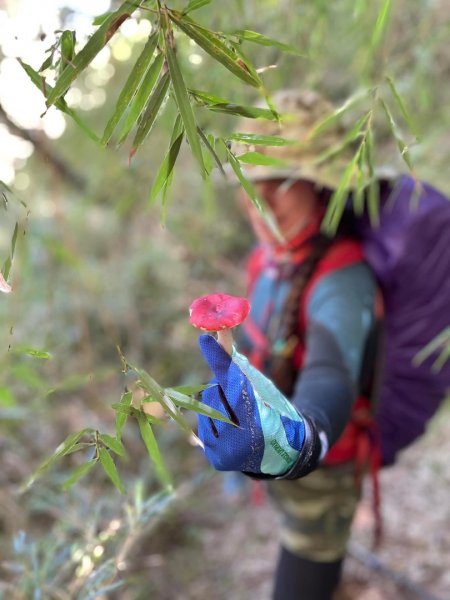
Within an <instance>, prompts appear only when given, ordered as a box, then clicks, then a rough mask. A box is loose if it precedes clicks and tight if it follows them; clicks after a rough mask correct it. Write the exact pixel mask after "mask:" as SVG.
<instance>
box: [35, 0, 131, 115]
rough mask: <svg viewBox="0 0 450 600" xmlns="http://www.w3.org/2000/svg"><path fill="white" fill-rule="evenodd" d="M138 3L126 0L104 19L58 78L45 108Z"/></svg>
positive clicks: (59, 94) (81, 69)
mask: <svg viewBox="0 0 450 600" xmlns="http://www.w3.org/2000/svg"><path fill="white" fill-rule="evenodd" d="M139 4H140V2H135V1H133V0H131V1H130V0H126V2H124V3H123V4H122V5H121V6H120V7H119V8H118V9H117V10H116V11H115V12H113V13H112V14H111V15H109V16H108V17H106V19H105V20H104V21H103V23H102V24H101V25H100V27H99V28H98V29H97V31H96V32H95V33H94V34H92V35H91V37H90V38H89V39H88V41H87V43H86V45H85V46H84V47H83V48H82V49H81V50H80V52H78V54H76V55H75V56H74V57H73V59H72V61H71V63H70V64H69V65H67V66H66V68H65V69H64V71H63V72H62V73H61V75H60V76H59V77H58V79H57V80H56V83H55V87H54V88H53V90H52V91H51V92H50V93H49V94H48V96H47V106H52V104H55V102H56V101H57V100H58V98H60V97H61V96H63V95H64V94H65V93H66V91H67V90H68V89H69V87H70V85H71V83H72V82H73V81H74V80H75V79H76V78H77V77H78V75H79V74H80V73H81V72H82V71H83V70H84V69H85V68H86V67H87V66H88V65H89V64H90V63H91V62H92V61H93V60H94V58H95V57H96V56H97V54H98V53H99V52H100V50H101V49H102V48H103V47H104V46H105V45H106V44H107V43H108V42H109V40H110V39H111V37H112V36H113V35H114V33H115V32H116V31H117V29H118V28H119V27H120V25H121V24H122V23H123V22H124V21H125V20H126V19H128V18H129V17H131V15H132V14H133V13H134V11H135V10H136V9H137V8H138V7H139Z"/></svg>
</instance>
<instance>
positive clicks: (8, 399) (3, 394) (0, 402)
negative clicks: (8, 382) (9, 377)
mask: <svg viewBox="0 0 450 600" xmlns="http://www.w3.org/2000/svg"><path fill="white" fill-rule="evenodd" d="M15 405H16V398H15V396H14V394H13V393H12V391H11V390H10V389H9V388H7V387H5V386H4V385H2V386H0V406H6V407H8V408H11V407H12V406H15Z"/></svg>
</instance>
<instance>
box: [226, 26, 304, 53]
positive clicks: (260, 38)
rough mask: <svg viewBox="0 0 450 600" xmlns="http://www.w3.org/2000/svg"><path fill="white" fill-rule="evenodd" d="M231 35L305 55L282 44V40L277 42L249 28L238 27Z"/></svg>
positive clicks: (292, 47)
mask: <svg viewBox="0 0 450 600" xmlns="http://www.w3.org/2000/svg"><path fill="white" fill-rule="evenodd" d="M232 35H235V36H236V37H238V38H239V39H241V40H245V41H247V42H253V43H255V44H260V45H261V46H273V47H275V48H278V49H279V50H282V51H283V52H288V53H290V54H296V55H297V56H306V54H305V53H304V52H301V51H300V50H299V49H298V48H295V47H294V46H290V45H288V44H283V43H282V42H278V41H277V40H274V39H272V38H269V37H266V36H265V35H261V34H260V33H257V32H256V31H250V30H249V29H238V30H237V31H233V32H232Z"/></svg>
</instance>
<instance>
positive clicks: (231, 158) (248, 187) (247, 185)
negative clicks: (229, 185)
mask: <svg viewBox="0 0 450 600" xmlns="http://www.w3.org/2000/svg"><path fill="white" fill-rule="evenodd" d="M224 146H225V148H226V151H227V155H228V162H229V163H230V166H231V168H232V169H233V171H234V174H235V175H236V177H237V178H238V180H239V182H240V184H241V185H242V187H243V188H244V190H245V192H246V193H247V195H248V197H249V198H250V200H251V201H252V202H253V204H254V205H255V206H256V208H257V209H258V210H259V212H260V213H261V215H262V216H263V218H264V219H265V221H266V223H267V224H268V226H269V227H270V230H271V231H272V232H273V234H274V235H275V237H276V238H277V239H279V240H280V241H283V236H282V235H281V233H280V231H279V229H278V226H277V224H276V221H275V220H274V219H273V218H272V217H271V215H270V214H269V213H268V211H267V210H266V208H265V205H264V202H263V200H262V199H261V198H260V197H259V196H258V194H257V192H256V190H255V188H254V186H253V185H252V183H251V182H250V181H249V180H248V179H247V178H246V177H245V175H244V174H243V173H242V169H241V166H240V164H239V161H238V160H237V158H236V156H235V155H234V154H233V152H231V150H230V149H229V148H228V146H227V145H226V144H225V142H224Z"/></svg>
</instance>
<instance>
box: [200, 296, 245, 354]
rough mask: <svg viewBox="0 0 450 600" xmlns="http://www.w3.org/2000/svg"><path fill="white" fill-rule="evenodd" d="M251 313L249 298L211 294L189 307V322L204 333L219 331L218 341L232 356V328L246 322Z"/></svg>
mask: <svg viewBox="0 0 450 600" xmlns="http://www.w3.org/2000/svg"><path fill="white" fill-rule="evenodd" d="M249 312H250V302H249V301H248V300H247V298H240V297H239V296H229V295H228V294H209V295H208V296H202V297H201V298H197V299H196V300H194V301H193V302H192V304H191V306H190V307H189V314H190V317H189V322H190V323H191V325H193V326H194V327H196V328H197V329H201V330H203V331H217V340H218V342H219V344H220V345H221V346H222V348H223V349H224V350H225V351H226V352H228V354H231V352H232V348H233V335H232V333H231V328H232V327H236V325H239V324H240V323H242V321H244V319H245V318H246V317H247V315H248V313H249Z"/></svg>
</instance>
